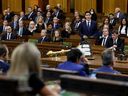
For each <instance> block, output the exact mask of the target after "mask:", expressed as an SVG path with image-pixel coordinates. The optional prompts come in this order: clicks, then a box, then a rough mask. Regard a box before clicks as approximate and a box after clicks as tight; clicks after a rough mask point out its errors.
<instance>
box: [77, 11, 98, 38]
mask: <svg viewBox="0 0 128 96" xmlns="http://www.w3.org/2000/svg"><path fill="white" fill-rule="evenodd" d="M85 19H86V20H85V21H84V22H82V23H81V24H80V36H81V39H82V40H84V39H85V38H87V37H93V36H94V35H95V34H96V33H97V24H96V22H95V21H93V20H91V14H90V12H89V11H86V12H85Z"/></svg>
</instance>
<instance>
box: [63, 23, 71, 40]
mask: <svg viewBox="0 0 128 96" xmlns="http://www.w3.org/2000/svg"><path fill="white" fill-rule="evenodd" d="M71 32H72V29H71V23H70V22H65V24H64V29H63V30H62V32H61V36H62V38H69V37H70V35H71Z"/></svg>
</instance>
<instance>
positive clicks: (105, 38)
mask: <svg viewBox="0 0 128 96" xmlns="http://www.w3.org/2000/svg"><path fill="white" fill-rule="evenodd" d="M96 45H101V46H104V47H105V48H109V47H112V45H113V43H112V42H111V37H110V36H109V29H108V28H104V29H103V33H102V35H101V36H99V37H98V38H97V40H96Z"/></svg>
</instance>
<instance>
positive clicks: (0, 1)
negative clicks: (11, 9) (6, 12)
mask: <svg viewBox="0 0 128 96" xmlns="http://www.w3.org/2000/svg"><path fill="white" fill-rule="evenodd" d="M1 13H2V0H0V14H1Z"/></svg>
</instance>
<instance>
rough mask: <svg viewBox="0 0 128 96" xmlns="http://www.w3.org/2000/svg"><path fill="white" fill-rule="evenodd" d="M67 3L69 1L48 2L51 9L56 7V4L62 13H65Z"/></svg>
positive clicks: (54, 0)
mask: <svg viewBox="0 0 128 96" xmlns="http://www.w3.org/2000/svg"><path fill="white" fill-rule="evenodd" d="M68 2H69V0H49V4H50V5H51V7H52V8H53V7H54V6H56V5H57V4H58V3H59V4H61V5H62V9H63V10H64V12H67V3H68Z"/></svg>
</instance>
